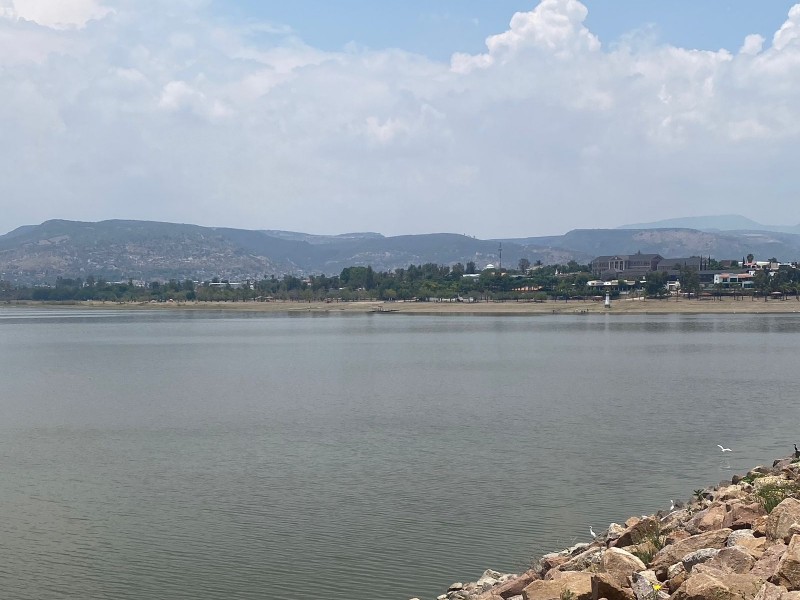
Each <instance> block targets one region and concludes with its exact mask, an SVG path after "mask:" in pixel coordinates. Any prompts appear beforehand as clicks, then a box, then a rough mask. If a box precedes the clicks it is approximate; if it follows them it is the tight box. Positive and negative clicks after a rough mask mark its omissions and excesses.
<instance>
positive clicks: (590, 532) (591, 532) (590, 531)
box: [589, 525, 597, 539]
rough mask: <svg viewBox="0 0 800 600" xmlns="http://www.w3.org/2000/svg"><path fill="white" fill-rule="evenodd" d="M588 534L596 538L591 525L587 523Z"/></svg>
mask: <svg viewBox="0 0 800 600" xmlns="http://www.w3.org/2000/svg"><path fill="white" fill-rule="evenodd" d="M589 535H591V536H592V537H593V538H594V539H597V534H596V533H595V532H594V529H592V526H591V525H589Z"/></svg>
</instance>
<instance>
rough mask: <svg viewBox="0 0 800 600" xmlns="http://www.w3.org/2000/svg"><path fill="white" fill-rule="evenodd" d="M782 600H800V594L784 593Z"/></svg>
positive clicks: (796, 592)
mask: <svg viewBox="0 0 800 600" xmlns="http://www.w3.org/2000/svg"><path fill="white" fill-rule="evenodd" d="M781 600H800V592H798V591H794V592H784V593H782V594H781Z"/></svg>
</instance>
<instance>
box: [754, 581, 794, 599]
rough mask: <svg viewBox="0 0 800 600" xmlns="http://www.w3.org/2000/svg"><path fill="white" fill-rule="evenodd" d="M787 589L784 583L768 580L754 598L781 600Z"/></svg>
mask: <svg viewBox="0 0 800 600" xmlns="http://www.w3.org/2000/svg"><path fill="white" fill-rule="evenodd" d="M787 591H788V590H787V589H786V588H785V587H783V586H782V585H775V584H774V583H769V582H766V583H765V584H764V585H762V586H761V588H760V589H759V590H758V592H757V593H756V597H755V598H754V599H753V600H780V597H781V596H782V595H783V594H785V593H786V592H787Z"/></svg>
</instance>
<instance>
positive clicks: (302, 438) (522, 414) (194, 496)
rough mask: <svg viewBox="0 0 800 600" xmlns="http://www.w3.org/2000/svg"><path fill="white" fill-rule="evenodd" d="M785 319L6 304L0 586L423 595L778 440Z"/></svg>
mask: <svg viewBox="0 0 800 600" xmlns="http://www.w3.org/2000/svg"><path fill="white" fill-rule="evenodd" d="M799 334H800V316H796V315H780V316H768V315H758V316H745V315H730V316H719V315H715V316H696V315H695V316H678V315H676V316H611V315H609V316H606V315H601V316H587V315H580V316H579V315H575V316H562V315H558V316H536V317H499V318H497V317H463V316H462V317H454V316H442V317H430V316H425V317H414V316H407V315H363V316H342V315H339V316H301V317H289V316H276V315H231V314H229V313H228V314H218V313H213V312H207V313H170V314H162V313H151V312H136V313H134V312H116V311H114V312H110V311H109V312H105V311H84V310H80V309H74V310H46V309H36V310H29V309H17V308H3V309H0V381H2V392H1V393H0V515H2V517H0V589H3V590H4V592H3V594H4V595H6V596H7V597H9V598H12V597H13V598H17V599H20V600H26V599H31V600H33V599H37V600H38V599H41V598H48V599H50V598H53V599H55V598H83V599H86V600H93V599H112V598H113V599H118V598H136V599H161V598H174V599H189V598H192V599H194V598H199V599H239V598H241V599H249V598H268V599H272V598H274V599H286V600H311V599H314V600H317V599H319V598H325V599H328V600H374V599H387V600H390V599H395V598H397V599H399V600H407V599H408V598H410V597H411V596H415V595H418V596H420V597H422V598H434V597H435V596H436V595H437V594H439V593H441V592H442V591H444V590H445V589H446V587H447V585H448V584H449V583H450V582H452V581H455V580H474V579H476V578H477V577H478V576H479V575H480V574H481V572H482V571H483V570H484V569H485V568H488V567H491V568H495V569H498V570H501V571H511V570H519V569H524V568H526V566H527V565H528V564H529V562H530V559H531V558H533V557H535V556H536V555H538V554H541V553H542V552H545V551H549V550H554V549H559V548H562V547H565V546H566V545H569V544H572V543H574V542H576V541H585V540H586V539H587V537H588V527H589V525H593V526H594V528H595V529H596V530H599V529H603V528H605V527H606V526H607V525H608V523H609V522H611V521H619V520H624V519H625V518H626V517H628V516H630V515H632V514H640V513H642V512H648V513H649V512H653V511H655V510H658V509H660V508H666V507H668V506H669V501H670V499H671V498H686V497H687V496H689V495H690V494H691V491H692V489H694V488H696V487H701V486H705V485H707V484H711V483H714V482H717V481H719V480H721V479H725V478H729V477H730V476H731V474H732V473H733V472H737V471H739V472H741V471H744V470H746V469H747V468H748V467H750V466H752V465H755V464H758V463H766V462H770V461H771V460H772V459H773V458H774V457H776V456H779V455H786V454H788V453H789V452H790V451H791V449H792V443H793V442H795V441H798V442H800V431H798V416H800V409H798V402H797V398H796V396H797V392H798V390H799V389H800V386H798V383H800V374H799V373H798V368H797V357H798V355H799V354H800V335H799ZM717 443H721V444H724V445H726V446H729V447H731V448H733V449H734V452H732V453H729V454H727V455H726V456H725V457H724V458H723V457H722V456H721V454H720V452H719V450H718V449H717V447H716V444H717Z"/></svg>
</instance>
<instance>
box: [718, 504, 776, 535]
mask: <svg viewBox="0 0 800 600" xmlns="http://www.w3.org/2000/svg"><path fill="white" fill-rule="evenodd" d="M729 507H730V510H728V511H727V512H726V513H725V518H724V519H722V527H728V528H729V529H733V530H737V529H752V528H753V524H754V523H756V522H757V521H758V519H759V517H763V516H764V515H766V514H767V512H766V511H765V510H764V507H763V506H761V504H759V503H758V502H752V503H750V504H745V503H743V502H740V501H739V502H732V503H730V505H729Z"/></svg>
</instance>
